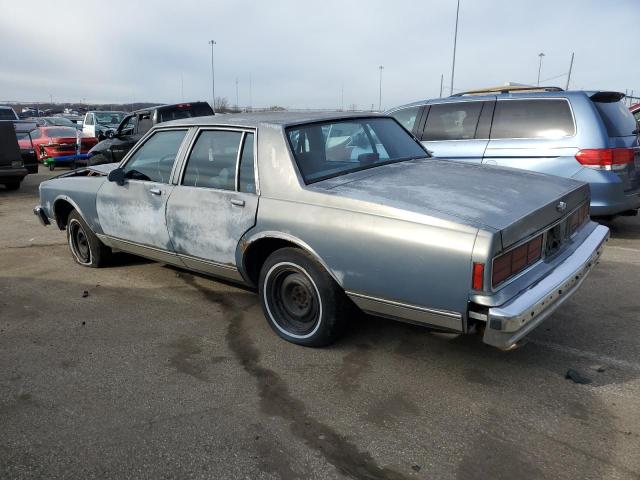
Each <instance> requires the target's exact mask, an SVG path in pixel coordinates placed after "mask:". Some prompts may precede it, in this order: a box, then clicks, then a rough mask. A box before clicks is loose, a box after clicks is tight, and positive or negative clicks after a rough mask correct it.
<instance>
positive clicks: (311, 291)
mask: <svg viewBox="0 0 640 480" xmlns="http://www.w3.org/2000/svg"><path fill="white" fill-rule="evenodd" d="M259 293H260V302H261V304H262V309H263V311H264V314H265V317H266V318H267V321H268V322H269V325H270V326H271V328H272V329H273V330H274V331H275V332H276V333H277V334H278V335H279V336H280V337H282V338H284V339H285V340H287V341H289V342H292V343H296V344H298V345H305V346H309V347H321V346H324V345H328V344H330V343H332V342H334V341H335V340H336V339H337V338H338V337H339V336H340V334H341V333H342V330H343V328H344V325H345V323H346V321H347V317H348V314H349V311H350V307H351V305H350V302H349V300H348V298H347V297H346V295H345V294H344V292H343V291H342V289H341V288H340V286H339V285H338V284H337V283H336V282H335V281H334V280H333V278H331V276H330V275H329V274H328V273H327V271H326V270H325V269H324V268H323V267H322V265H320V264H319V263H318V262H317V261H316V260H315V259H313V258H312V257H310V256H309V255H308V254H306V253H305V252H303V251H302V250H299V249H297V248H283V249H280V250H277V251H275V252H274V253H272V254H271V255H270V256H269V258H267V260H266V262H265V263H264V265H263V266H262V269H261V271H260V280H259Z"/></svg>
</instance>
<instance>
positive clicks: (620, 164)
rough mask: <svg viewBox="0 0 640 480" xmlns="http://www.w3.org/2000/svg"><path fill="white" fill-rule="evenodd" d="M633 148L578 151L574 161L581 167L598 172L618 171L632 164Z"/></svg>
mask: <svg viewBox="0 0 640 480" xmlns="http://www.w3.org/2000/svg"><path fill="white" fill-rule="evenodd" d="M634 155H635V151H634V150H633V148H597V149H596V148H593V149H587V150H580V151H579V152H578V153H576V160H578V161H579V162H580V163H581V164H582V165H584V166H585V167H589V168H597V169H599V170H619V169H621V168H624V167H625V166H626V165H628V164H630V163H633V156H634Z"/></svg>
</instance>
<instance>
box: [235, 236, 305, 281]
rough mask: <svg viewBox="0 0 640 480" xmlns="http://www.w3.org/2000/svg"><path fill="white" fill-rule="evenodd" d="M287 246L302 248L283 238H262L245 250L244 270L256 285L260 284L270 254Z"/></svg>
mask: <svg viewBox="0 0 640 480" xmlns="http://www.w3.org/2000/svg"><path fill="white" fill-rule="evenodd" d="M286 247H294V248H300V245H296V244H295V243H293V242H290V241H288V240H283V239H282V238H261V239H260V240H256V241H255V242H253V243H252V244H251V245H249V248H248V249H247V250H246V251H245V252H244V257H243V261H242V264H243V266H244V271H245V272H246V274H247V276H248V277H249V280H250V281H251V283H252V284H253V285H254V286H257V285H258V279H259V277H260V269H261V268H262V265H264V262H265V261H266V260H267V258H268V257H269V255H271V254H272V253H273V252H275V251H276V250H279V249H281V248H286Z"/></svg>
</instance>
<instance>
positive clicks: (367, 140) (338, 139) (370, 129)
mask: <svg viewBox="0 0 640 480" xmlns="http://www.w3.org/2000/svg"><path fill="white" fill-rule="evenodd" d="M287 138H288V140H289V144H290V146H291V150H292V152H293V154H294V157H295V160H296V163H297V164H298V168H299V169H300V173H301V174H302V177H303V178H304V181H305V183H307V184H309V183H313V182H318V181H320V180H324V179H327V178H332V177H336V176H339V175H344V174H347V173H351V172H355V171H358V170H364V169H367V168H372V167H375V166H379V165H384V164H388V163H393V162H399V161H403V160H410V159H414V158H422V157H426V156H428V154H427V153H426V151H425V150H424V149H423V148H422V146H421V145H420V144H419V143H418V142H416V141H415V140H414V139H413V138H412V137H411V135H409V134H408V133H407V131H406V130H404V129H403V128H402V127H401V126H400V125H398V123H396V122H395V121H394V120H393V119H391V118H362V119H347V120H338V121H334V122H323V123H313V124H307V125H301V126H296V127H289V128H288V129H287Z"/></svg>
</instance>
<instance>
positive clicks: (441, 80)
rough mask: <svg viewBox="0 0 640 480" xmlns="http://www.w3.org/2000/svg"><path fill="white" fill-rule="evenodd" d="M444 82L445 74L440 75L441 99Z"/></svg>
mask: <svg viewBox="0 0 640 480" xmlns="http://www.w3.org/2000/svg"><path fill="white" fill-rule="evenodd" d="M442 82H444V74H442V73H441V74H440V98H442Z"/></svg>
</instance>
